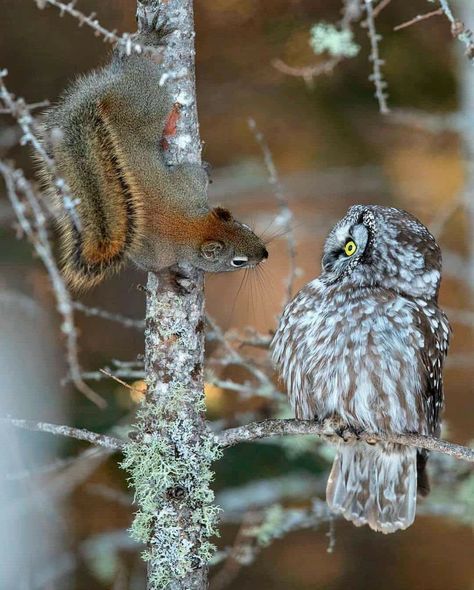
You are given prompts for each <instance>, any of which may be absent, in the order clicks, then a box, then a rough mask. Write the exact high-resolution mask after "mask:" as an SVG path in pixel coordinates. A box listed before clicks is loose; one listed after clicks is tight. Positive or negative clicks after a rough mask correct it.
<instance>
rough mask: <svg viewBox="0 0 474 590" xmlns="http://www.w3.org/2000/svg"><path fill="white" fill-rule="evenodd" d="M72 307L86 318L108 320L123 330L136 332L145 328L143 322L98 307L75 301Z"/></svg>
mask: <svg viewBox="0 0 474 590" xmlns="http://www.w3.org/2000/svg"><path fill="white" fill-rule="evenodd" d="M73 307H74V309H77V311H80V312H81V313H83V314H84V315H85V316H87V317H97V318H101V319H104V320H108V321H109V322H116V323H117V324H121V325H122V326H124V327H125V328H134V329H136V330H143V329H144V328H145V322H144V321H143V320H134V319H133V318H128V317H126V316H124V315H122V314H120V313H111V312H110V311H106V310H105V309H100V308H99V307H88V306H87V305H84V304H83V303H80V302H79V301H75V302H74V303H73Z"/></svg>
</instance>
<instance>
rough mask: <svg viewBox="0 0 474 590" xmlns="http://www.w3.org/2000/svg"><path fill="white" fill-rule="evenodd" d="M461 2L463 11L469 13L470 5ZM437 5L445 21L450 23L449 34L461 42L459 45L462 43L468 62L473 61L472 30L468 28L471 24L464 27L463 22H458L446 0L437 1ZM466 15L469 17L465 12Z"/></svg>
mask: <svg viewBox="0 0 474 590" xmlns="http://www.w3.org/2000/svg"><path fill="white" fill-rule="evenodd" d="M463 2H465V5H466V9H465V10H466V11H471V10H472V5H471V3H470V2H469V3H468V2H466V0H463ZM439 4H440V6H441V9H442V11H443V12H444V14H445V15H446V17H447V19H448V20H449V22H450V23H451V33H452V34H453V37H455V38H456V39H458V40H459V41H461V43H463V45H464V47H465V51H464V53H465V54H466V55H467V57H468V58H469V59H470V60H472V59H474V36H473V33H472V29H471V28H470V26H471V24H470V23H468V25H467V26H466V24H465V23H464V22H463V21H461V20H459V19H458V18H456V17H455V16H454V14H453V11H452V10H451V6H450V5H449V2H448V0H439ZM466 15H467V16H468V17H469V12H466Z"/></svg>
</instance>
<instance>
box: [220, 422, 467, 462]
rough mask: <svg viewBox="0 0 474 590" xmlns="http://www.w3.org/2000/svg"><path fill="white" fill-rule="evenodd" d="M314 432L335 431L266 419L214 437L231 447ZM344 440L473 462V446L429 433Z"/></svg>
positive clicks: (315, 424) (346, 436)
mask: <svg viewBox="0 0 474 590" xmlns="http://www.w3.org/2000/svg"><path fill="white" fill-rule="evenodd" d="M295 434H298V435H300V434H317V435H320V436H321V435H322V436H328V435H329V436H333V435H334V430H333V429H332V428H330V429H329V430H328V426H327V424H325V423H318V422H313V421H311V420H265V421H264V422H254V423H252V424H247V425H246V426H239V427H237V428H229V429H228V430H224V431H223V432H221V433H220V434H218V435H217V440H218V442H219V444H220V445H221V446H222V447H231V446H233V445H236V444H238V443H242V442H252V441H254V440H258V439H261V438H269V437H274V436H282V435H295ZM344 439H345V440H347V441H348V440H362V441H366V442H370V443H373V442H378V441H382V442H390V443H395V444H401V445H406V446H410V447H418V448H421V449H426V450H429V451H437V452H439V453H444V454H445V455H451V456H452V457H455V458H456V459H460V460H461V461H467V462H469V463H473V462H474V449H470V448H468V447H463V446H461V445H457V444H454V443H450V442H447V441H444V440H440V439H438V438H435V437H432V436H424V435H421V434H397V433H366V432H364V433H362V434H360V436H359V437H357V436H356V435H354V434H352V433H350V432H347V433H344Z"/></svg>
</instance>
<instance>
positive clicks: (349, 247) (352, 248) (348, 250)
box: [344, 240, 357, 256]
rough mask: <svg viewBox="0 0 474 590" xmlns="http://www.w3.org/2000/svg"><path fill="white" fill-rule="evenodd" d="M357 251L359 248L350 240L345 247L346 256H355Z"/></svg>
mask: <svg viewBox="0 0 474 590" xmlns="http://www.w3.org/2000/svg"><path fill="white" fill-rule="evenodd" d="M356 250H357V246H356V243H355V242H354V241H352V240H349V241H348V242H346V245H345V246H344V252H345V254H346V256H352V255H353V254H355V252H356Z"/></svg>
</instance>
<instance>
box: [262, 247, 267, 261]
mask: <svg viewBox="0 0 474 590" xmlns="http://www.w3.org/2000/svg"><path fill="white" fill-rule="evenodd" d="M267 258H268V250H267V249H266V248H263V250H262V260H266V259H267Z"/></svg>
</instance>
